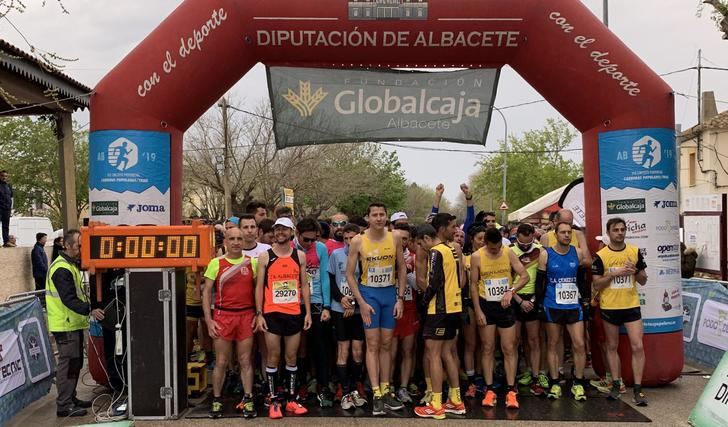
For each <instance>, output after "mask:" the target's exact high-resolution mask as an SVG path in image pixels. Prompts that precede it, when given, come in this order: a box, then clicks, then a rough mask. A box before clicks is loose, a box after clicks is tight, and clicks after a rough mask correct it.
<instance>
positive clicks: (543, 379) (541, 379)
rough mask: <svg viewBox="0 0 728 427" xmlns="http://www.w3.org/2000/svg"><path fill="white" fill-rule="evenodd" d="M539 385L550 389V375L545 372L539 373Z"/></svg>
mask: <svg viewBox="0 0 728 427" xmlns="http://www.w3.org/2000/svg"><path fill="white" fill-rule="evenodd" d="M536 382H537V383H538V385H540V386H541V388H542V389H544V390H548V389H549V377H547V376H546V374H544V373H543V372H541V373H539V374H538V379H537V380H536Z"/></svg>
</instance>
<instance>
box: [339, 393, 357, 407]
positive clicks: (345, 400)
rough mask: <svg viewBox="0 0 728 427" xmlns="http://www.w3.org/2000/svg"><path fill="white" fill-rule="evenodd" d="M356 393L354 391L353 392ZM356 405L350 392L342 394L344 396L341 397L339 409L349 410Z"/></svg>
mask: <svg viewBox="0 0 728 427" xmlns="http://www.w3.org/2000/svg"><path fill="white" fill-rule="evenodd" d="M354 393H356V392H354ZM354 407H356V405H355V404H354V398H353V397H352V396H351V393H350V394H347V395H344V397H342V398H341V409H345V410H347V411H348V410H349V409H352V408H354Z"/></svg>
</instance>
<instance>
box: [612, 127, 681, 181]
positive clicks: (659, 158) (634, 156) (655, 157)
mask: <svg viewBox="0 0 728 427" xmlns="http://www.w3.org/2000/svg"><path fill="white" fill-rule="evenodd" d="M599 164H600V169H601V170H602V171H607V172H608V173H603V174H602V176H601V186H602V188H604V189H610V188H618V189H625V188H627V187H630V188H635V189H640V190H650V189H653V188H659V189H661V190H664V189H666V188H667V187H668V186H669V185H670V184H673V185H677V156H676V155H675V131H673V130H672V129H662V128H649V129H631V130H621V131H613V132H604V133H601V134H599Z"/></svg>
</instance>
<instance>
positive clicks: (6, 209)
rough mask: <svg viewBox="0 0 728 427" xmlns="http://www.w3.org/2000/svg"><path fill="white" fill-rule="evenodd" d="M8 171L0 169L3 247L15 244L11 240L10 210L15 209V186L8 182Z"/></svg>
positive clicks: (0, 213)
mask: <svg viewBox="0 0 728 427" xmlns="http://www.w3.org/2000/svg"><path fill="white" fill-rule="evenodd" d="M8 176H9V175H8V171H4V170H3V171H0V222H2V232H3V247H5V248H10V247H13V246H15V244H14V243H11V242H10V211H11V210H12V209H13V187H12V186H11V185H10V183H8Z"/></svg>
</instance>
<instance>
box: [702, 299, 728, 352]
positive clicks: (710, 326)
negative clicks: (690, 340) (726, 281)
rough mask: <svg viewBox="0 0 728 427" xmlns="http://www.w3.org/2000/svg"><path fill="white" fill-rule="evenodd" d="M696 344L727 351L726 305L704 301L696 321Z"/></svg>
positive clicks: (727, 307)
mask: <svg viewBox="0 0 728 427" xmlns="http://www.w3.org/2000/svg"><path fill="white" fill-rule="evenodd" d="M698 342H699V343H701V344H705V345H709V346H712V347H715V348H719V349H721V350H728V304H723V303H720V302H718V301H705V304H703V309H702V310H701V312H700V319H699V320H698Z"/></svg>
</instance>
